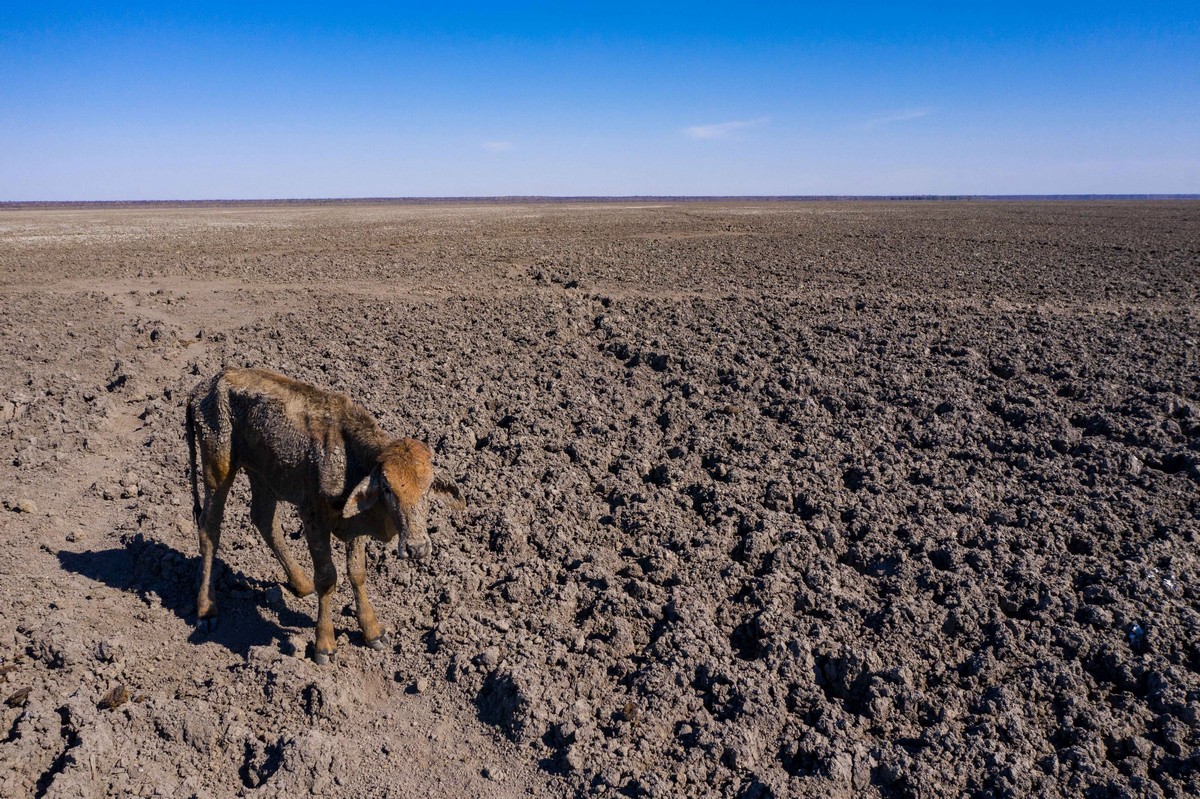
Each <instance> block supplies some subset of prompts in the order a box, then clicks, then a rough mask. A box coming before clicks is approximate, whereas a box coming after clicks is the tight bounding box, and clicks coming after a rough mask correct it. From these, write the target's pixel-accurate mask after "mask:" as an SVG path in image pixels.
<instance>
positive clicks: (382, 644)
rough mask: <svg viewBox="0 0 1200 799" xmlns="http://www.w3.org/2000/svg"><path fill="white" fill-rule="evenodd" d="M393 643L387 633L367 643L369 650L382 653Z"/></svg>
mask: <svg viewBox="0 0 1200 799" xmlns="http://www.w3.org/2000/svg"><path fill="white" fill-rule="evenodd" d="M391 643H392V639H390V638H388V634H387V633H384V634H383V635H381V636H379V637H378V638H372V639H371V640H370V641H367V647H368V648H369V649H374V650H375V651H376V652H382V651H383V650H384V649H386V648H387V647H388V646H390V645H391Z"/></svg>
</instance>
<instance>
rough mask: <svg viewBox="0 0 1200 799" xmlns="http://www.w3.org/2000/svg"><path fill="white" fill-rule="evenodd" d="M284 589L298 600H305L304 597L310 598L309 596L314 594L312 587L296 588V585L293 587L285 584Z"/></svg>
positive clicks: (302, 586) (301, 586)
mask: <svg viewBox="0 0 1200 799" xmlns="http://www.w3.org/2000/svg"><path fill="white" fill-rule="evenodd" d="M283 587H284V588H286V589H287V590H288V593H289V594H291V595H292V596H294V597H296V598H298V599H304V597H306V596H308V595H309V594H311V593H312V592H313V587H312V586H311V585H300V586H296V585H292V584H291V583H284V584H283Z"/></svg>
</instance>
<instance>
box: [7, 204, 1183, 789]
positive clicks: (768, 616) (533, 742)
mask: <svg viewBox="0 0 1200 799" xmlns="http://www.w3.org/2000/svg"><path fill="white" fill-rule="evenodd" d="M0 309H2V310H3V315H2V316H0V352H2V353H3V355H4V363H5V368H4V369H3V370H0V458H2V459H3V462H4V468H3V469H0V499H2V500H3V503H4V507H3V510H2V511H0V530H2V535H3V543H4V550H5V554H4V557H3V558H2V559H0V701H2V702H3V704H0V716H2V718H0V795H3V796H6V797H8V796H12V797H17V796H29V795H33V796H56V797H78V796H103V795H114V796H118V795H119V796H128V795H141V796H170V797H191V796H197V797H222V796H233V795H244V796H259V795H261V796H276V795H280V796H283V795H286V796H296V795H306V794H307V793H308V792H309V791H311V792H313V793H316V794H321V795H332V796H396V797H399V796H408V795H411V794H414V793H416V794H425V795H430V796H435V797H460V796H487V797H491V796H526V795H536V796H563V795H566V796H570V795H576V794H578V795H598V794H607V795H618V796H619V795H624V796H699V795H712V796H725V797H745V798H747V799H749V798H750V797H770V796H774V797H789V796H814V797H815V796H821V797H825V796H833V797H839V796H844V797H850V796H867V797H872V796H877V797H962V796H979V797H992V796H998V797H1023V796H1033V795H1037V796H1048V797H1057V796H1062V797H1068V796H1069V797H1078V796H1088V797H1126V796H1129V797H1135V796H1136V797H1158V796H1162V797H1177V796H1195V795H1197V794H1198V793H1200V583H1198V579H1200V557H1198V552H1197V547H1198V546H1200V542H1198V541H1197V534H1198V532H1200V524H1198V517H1200V494H1198V490H1200V355H1198V353H1200V347H1198V346H1197V342H1200V315H1198V312H1200V203H1191V202H1071V203H1068V202H1063V203H1017V202H1008V203H977V202H956V203H918V202H910V203H874V204H872V203H785V202H762V203H750V202H744V203H663V204H650V203H642V204H636V203H623V204H622V203H594V204H574V205H568V204H543V205H537V204H511V205H484V204H481V205H449V204H445V205H436V204H435V205H403V204H384V203H375V204H370V203H362V204H323V205H322V204H308V205H305V204H292V205H278V206H267V205H238V206H220V205H209V206H181V207H165V206H164V207H159V206H129V207H76V208H70V207H59V208H20V207H8V208H4V209H0ZM226 365H234V366H245V365H252V366H261V367H266V368H270V369H274V370H277V371H281V372H284V373H286V374H288V375H291V376H294V377H297V378H299V379H302V380H306V381H308V382H311V383H314V384H316V385H319V386H322V387H326V388H330V389H335V390H339V391H343V392H345V393H347V394H349V395H350V396H352V397H353V398H355V399H356V400H357V401H358V402H359V403H360V404H362V405H363V406H364V407H366V408H367V409H368V410H370V411H371V412H372V413H373V414H374V415H375V416H376V417H378V419H379V421H380V423H381V424H382V425H383V427H384V428H385V429H386V430H388V431H389V432H391V433H393V434H395V435H414V436H417V437H419V438H422V439H424V440H426V441H428V442H429V443H430V445H431V446H432V447H433V449H434V451H435V453H436V464H437V466H438V467H439V468H440V469H441V470H443V471H444V472H445V473H447V474H448V475H450V476H452V477H453V478H454V479H456V480H457V481H458V484H459V485H460V486H461V488H462V490H463V492H464V494H465V496H466V499H467V503H468V504H467V508H466V509H465V510H462V511H455V510H452V509H447V508H442V509H439V510H437V511H436V512H435V513H434V516H433V520H432V521H433V525H434V527H435V528H436V529H435V531H434V544H435V550H434V553H433V555H432V557H431V558H430V559H429V560H427V561H422V562H415V563H414V562H412V561H409V560H404V559H400V558H399V557H397V555H396V553H395V551H394V550H392V549H388V548H384V547H383V546H377V545H375V544H372V545H371V547H370V550H369V559H370V563H369V571H370V574H369V577H368V590H369V591H370V592H371V595H372V596H373V597H374V599H375V601H376V608H377V610H378V611H379V613H380V616H381V618H382V619H383V620H384V621H385V623H386V624H387V625H388V627H389V628H390V629H391V631H392V633H391V637H392V642H393V644H394V648H393V650H389V651H384V652H376V651H372V650H370V649H367V648H366V647H364V646H362V641H361V638H360V636H359V635H358V633H357V630H356V625H355V622H354V619H353V616H352V614H351V613H350V605H351V598H350V593H349V591H348V589H347V588H346V587H345V586H344V585H343V586H342V587H340V588H339V592H340V593H339V595H338V596H339V599H338V602H337V604H336V605H335V607H336V608H338V609H340V610H341V613H340V615H338V618H337V627H338V633H339V653H338V655H337V658H336V660H335V662H334V663H332V664H331V665H329V666H327V667H319V666H317V665H316V664H314V663H313V662H312V660H311V658H310V657H309V656H308V652H309V647H310V641H311V639H312V636H313V626H314V617H315V600H314V599H313V598H311V597H310V598H307V599H297V598H295V597H293V596H292V595H291V594H289V593H287V592H285V591H281V590H280V584H279V580H280V578H281V576H282V575H281V573H280V570H279V568H278V566H277V565H276V563H275V562H274V560H273V559H272V557H271V555H270V553H269V551H268V550H267V548H266V547H265V546H264V545H263V544H262V542H261V540H259V538H258V535H257V533H256V532H255V531H254V530H253V528H252V526H251V525H250V523H249V520H248V518H247V512H246V497H247V493H246V490H245V484H244V478H239V486H238V488H237V489H236V491H235V496H234V497H233V499H232V500H231V502H230V511H229V513H228V514H227V516H226V526H225V535H224V538H223V540H222V544H221V551H220V558H221V560H222V563H223V566H222V568H221V570H220V577H219V582H218V586H219V593H220V599H221V602H222V606H223V619H222V622H221V626H220V627H219V628H218V629H217V630H216V631H215V632H213V633H209V634H200V633H198V632H196V631H195V628H194V601H195V592H196V586H197V580H198V574H197V570H198V558H197V555H196V536H195V531H194V529H193V526H192V521H191V510H190V506H191V499H190V496H189V488H188V477H187V457H186V447H185V445H184V441H183V438H182V419H183V412H182V400H183V398H184V397H185V396H186V393H187V392H188V391H189V390H190V389H191V388H192V387H193V386H194V385H195V384H196V383H198V382H199V381H200V380H201V379H203V378H205V377H207V376H209V375H211V374H213V373H215V372H216V371H217V370H219V369H220V368H221V367H222V366H226ZM284 527H285V529H286V530H287V531H288V533H289V535H290V537H291V538H292V539H293V540H292V542H291V543H292V545H293V546H294V547H295V549H296V552H297V556H298V557H299V558H300V559H301V562H303V563H308V556H307V553H306V552H304V548H303V546H302V542H301V541H300V540H299V539H298V537H297V534H296V530H297V527H298V523H297V521H296V519H295V517H294V514H293V515H290V516H289V517H288V518H287V520H286V521H285V525H284ZM343 581H344V577H343Z"/></svg>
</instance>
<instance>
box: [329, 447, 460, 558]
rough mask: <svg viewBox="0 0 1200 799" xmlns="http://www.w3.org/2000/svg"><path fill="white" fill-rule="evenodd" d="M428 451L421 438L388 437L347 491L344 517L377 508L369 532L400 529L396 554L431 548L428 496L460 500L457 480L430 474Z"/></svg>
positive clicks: (386, 535)
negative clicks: (367, 471) (371, 464)
mask: <svg viewBox="0 0 1200 799" xmlns="http://www.w3.org/2000/svg"><path fill="white" fill-rule="evenodd" d="M432 457H433V451H432V450H430V449H429V446H428V445H426V444H425V443H423V442H421V441H417V440H415V439H412V438H398V439H396V440H395V441H392V442H391V443H389V444H388V445H387V446H386V447H384V449H383V451H382V452H380V453H379V459H378V462H377V463H376V464H375V468H373V469H372V470H371V473H370V474H368V475H367V476H366V477H364V478H363V479H362V481H361V482H360V483H359V484H358V485H357V486H355V487H354V490H353V491H351V492H350V498H349V499H348V500H347V501H346V507H345V508H344V509H343V510H342V517H343V518H346V519H350V518H353V517H355V516H357V515H358V514H360V513H371V514H375V515H376V516H378V517H380V518H379V521H380V523H379V524H378V525H374V532H372V535H373V536H374V537H375V538H377V539H378V540H380V541H385V542H386V541H391V540H392V539H393V538H395V537H396V536H397V535H399V537H400V541H399V543H398V544H397V547H396V551H397V553H398V554H399V553H402V552H403V551H407V552H408V554H409V555H410V556H412V557H418V558H423V557H425V556H426V555H428V554H429V552H430V551H431V550H432V548H433V545H432V543H431V542H430V540H429V532H428V530H427V524H428V518H429V500H430V497H431V496H434V497H439V496H440V497H449V498H450V499H452V500H453V501H454V503H455V505H456V506H458V507H462V505H463V501H462V494H460V493H459V490H458V486H456V485H455V484H454V483H453V482H452V481H450V480H446V479H444V478H441V477H435V476H434V473H433V465H432V463H431V459H432Z"/></svg>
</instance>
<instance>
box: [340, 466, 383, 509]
mask: <svg viewBox="0 0 1200 799" xmlns="http://www.w3.org/2000/svg"><path fill="white" fill-rule="evenodd" d="M378 500H379V467H378V466H377V467H375V468H374V469H372V470H371V473H370V474H368V475H367V476H366V477H364V478H363V479H362V481H361V482H360V483H359V484H358V485H356V486H355V487H354V490H353V491H351V492H350V496H349V498H347V499H346V507H344V508H342V518H343V519H349V518H350V517H351V516H357V515H358V514H360V513H362V512H363V511H365V510H367V509H369V508H370V507H371V506H372V505H374V504H375V503H376V502H377V501H378Z"/></svg>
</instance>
